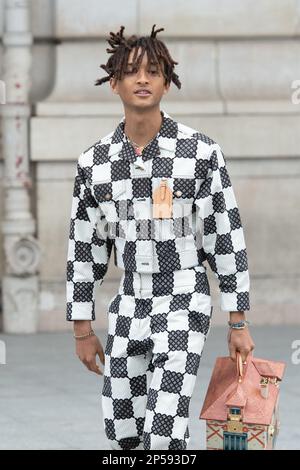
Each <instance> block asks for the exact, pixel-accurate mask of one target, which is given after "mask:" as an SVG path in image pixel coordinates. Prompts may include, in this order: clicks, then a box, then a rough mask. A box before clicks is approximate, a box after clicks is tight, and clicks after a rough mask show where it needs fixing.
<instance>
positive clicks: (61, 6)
mask: <svg viewBox="0 0 300 470" xmlns="http://www.w3.org/2000/svg"><path fill="white" fill-rule="evenodd" d="M137 14H138V2H137V0H115V1H114V2H108V1H99V0H88V2H86V0H56V36H57V37H60V38H66V37H84V38H85V37H103V36H105V37H106V36H109V32H110V31H114V32H117V31H118V30H119V28H120V26H121V25H124V26H125V31H124V33H125V34H126V35H127V34H129V35H131V34H134V33H136V23H137Z"/></svg>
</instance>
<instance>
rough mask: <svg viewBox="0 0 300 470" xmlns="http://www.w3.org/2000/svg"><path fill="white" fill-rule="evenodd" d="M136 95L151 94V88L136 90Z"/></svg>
mask: <svg viewBox="0 0 300 470" xmlns="http://www.w3.org/2000/svg"><path fill="white" fill-rule="evenodd" d="M134 94H135V95H151V92H150V91H149V90H137V91H135V92H134Z"/></svg>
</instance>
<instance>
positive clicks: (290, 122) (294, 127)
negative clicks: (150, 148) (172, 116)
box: [176, 114, 300, 158]
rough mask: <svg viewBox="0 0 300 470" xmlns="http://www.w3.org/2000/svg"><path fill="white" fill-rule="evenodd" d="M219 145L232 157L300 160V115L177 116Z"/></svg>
mask: <svg viewBox="0 0 300 470" xmlns="http://www.w3.org/2000/svg"><path fill="white" fill-rule="evenodd" d="M176 119H177V120H180V119H181V120H182V122H184V123H187V124H188V125H190V126H191V127H193V128H195V129H199V130H201V132H203V133H204V134H207V135H208V136H210V137H211V138H212V139H213V140H215V141H216V142H218V143H219V144H220V145H221V147H222V148H223V151H224V152H225V154H226V155H227V156H228V157H264V158H266V157H276V158H277V157H283V158H287V157H298V156H299V148H300V118H299V116H298V115H272V114H270V115H257V116H255V115H241V116H238V115H225V116H190V117H186V116H180V115H179V116H176Z"/></svg>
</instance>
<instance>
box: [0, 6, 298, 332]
mask: <svg viewBox="0 0 300 470" xmlns="http://www.w3.org/2000/svg"><path fill="white" fill-rule="evenodd" d="M8 3H10V7H13V6H14V5H13V4H14V3H15V4H17V3H18V2H13V0H10V1H8ZM19 3H21V4H22V3H23V7H24V8H27V7H28V9H29V18H30V33H31V34H32V46H31V47H30V53H31V72H30V78H31V86H30V89H29V90H28V93H29V95H28V101H29V109H30V114H29V116H28V137H29V139H28V159H29V170H30V174H31V177H32V182H33V185H32V188H31V190H30V202H31V206H30V210H31V214H32V217H33V219H34V221H35V237H36V240H37V242H38V247H39V256H38V259H39V262H38V268H37V269H36V273H37V277H38V297H37V310H38V324H37V330H39V331H50V330H60V329H65V328H70V327H71V325H70V324H68V323H67V322H66V321H65V263H66V253H67V236H68V227H69V217H70V207H71V196H72V187H73V180H74V175H75V162H76V160H77V158H78V156H79V154H80V153H81V152H82V151H83V150H85V149H86V148H88V147H89V146H90V145H92V144H93V143H94V142H95V141H97V140H99V139H100V138H101V137H102V136H104V135H106V134H107V133H109V132H110V131H111V130H112V129H113V128H114V127H115V126H116V124H117V122H118V121H119V119H120V118H121V117H122V112H123V108H122V105H121V102H120V101H119V98H118V97H117V96H116V95H113V94H112V93H111V91H110V88H109V85H108V84H104V85H102V86H101V87H95V86H94V81H95V79H97V78H99V77H100V76H103V75H104V74H105V72H104V71H103V70H102V69H100V68H99V65H100V64H102V63H105V62H106V60H107V57H108V55H107V53H106V51H105V50H106V47H107V42H106V41H105V38H106V37H107V36H108V34H109V32H110V31H116V30H118V29H119V27H120V25H122V24H123V25H124V26H125V34H132V33H138V34H140V33H144V34H148V33H150V31H151V27H152V25H153V24H156V26H157V27H164V28H165V31H164V32H162V33H160V35H161V38H163V39H164V40H165V41H166V43H167V45H168V47H169V49H170V51H171V54H172V56H173V58H174V59H175V60H177V61H178V62H179V64H178V66H177V73H178V75H179V77H180V79H181V82H182V89H181V90H178V89H177V88H176V87H175V86H171V90H170V92H169V93H168V95H167V96H166V97H165V98H164V100H163V102H162V107H163V108H164V109H165V110H166V111H167V112H168V113H169V114H170V115H171V116H173V117H174V118H175V119H177V120H180V121H181V122H183V123H186V124H187V125H190V126H191V127H194V128H197V129H198V130H199V131H201V132H204V133H206V134H207V135H209V136H210V137H211V138H213V139H214V140H216V141H217V142H218V143H219V144H220V145H221V146H222V148H223V150H224V154H225V155H226V157H227V161H228V167H229V171H230V175H231V177H232V181H233V185H234V188H235V192H236V195H237V199H238V203H239V207H240V212H241V217H242V220H243V226H244V230H245V239H246V244H247V251H248V255H249V270H250V276H251V312H249V314H248V317H249V318H252V321H253V323H256V324H266V323H267V324H275V323H277V324H278V323H282V324H284V323H298V324H299V323H300V315H299V311H300V300H299V292H300V267H299V266H300V263H299V261H300V243H299V233H300V206H299V200H300V91H299V90H300V61H299V57H300V42H299V37H300V0H285V1H282V0H260V2H255V1H254V0H243V2H241V1H239V0H185V1H182V0H163V1H161V0H160V1H158V0H151V2H149V1H147V0H115V1H114V2H109V1H106V0H103V1H99V0H88V1H86V0H55V1H54V0H31V1H30V0H28V2H26V1H25V0H24V2H19ZM162 3H163V8H162ZM87 4H88V7H87ZM6 7H7V4H6V0H0V35H1V38H3V37H4V33H5V27H6V24H5V21H6V20H5V18H6V17H5V8H6ZM18 21H22V17H21V16H20V17H19V19H18V20H17V22H18ZM17 32H18V31H16V33H17ZM9 47H10V45H9V44H6V45H5V44H4V43H3V42H2V43H0V79H1V78H2V77H3V76H5V70H4V68H5V67H7V62H6V64H5V61H4V52H5V48H8V49H9ZM19 67H22V64H19ZM298 101H299V102H298ZM0 107H1V110H3V109H4V108H5V105H0ZM0 119H1V123H2V124H3V122H4V120H5V119H7V117H6V116H5V113H3V112H1V117H0ZM1 128H2V135H1V137H0V138H1V140H0V142H2V143H3V141H4V136H3V129H5V128H6V127H5V126H4V125H2V127H1ZM1 149H2V150H1ZM4 174H5V172H4V159H3V146H0V197H1V206H0V246H1V247H2V249H1V253H0V256H1V257H0V270H1V272H0V274H1V277H3V278H4V274H5V272H6V263H7V262H6V260H5V255H4V250H3V247H4V242H5V240H4V239H5V234H4V233H3V224H4V222H5V210H4V201H5V188H4ZM6 210H7V209H6ZM120 274H121V273H120V271H119V270H118V269H117V268H115V266H114V265H113V263H112V262H111V264H110V268H109V272H108V274H107V277H106V280H105V281H104V283H103V285H102V287H101V288H100V290H99V292H98V297H97V304H96V305H97V309H96V315H97V319H96V327H97V326H99V327H100V326H101V327H105V326H106V315H105V308H106V305H107V303H108V301H109V299H110V297H111V296H112V295H113V293H114V292H115V289H116V288H117V282H118V279H119V277H120ZM14 275H15V276H16V277H18V274H17V273H14ZM209 275H210V280H211V289H212V296H213V303H214V305H215V306H216V308H215V312H216V313H215V314H214V322H215V324H225V323H226V321H227V316H226V318H224V312H223V313H222V312H221V311H218V307H217V306H218V303H219V298H218V286H217V282H216V279H215V278H214V277H213V276H212V273H209ZM4 289H5V285H4V284H2V298H4V297H3V294H4V292H3V290H4ZM2 307H3V302H2ZM25 317H26V316H24V320H23V321H25ZM20 321H21V324H22V319H21V320H20Z"/></svg>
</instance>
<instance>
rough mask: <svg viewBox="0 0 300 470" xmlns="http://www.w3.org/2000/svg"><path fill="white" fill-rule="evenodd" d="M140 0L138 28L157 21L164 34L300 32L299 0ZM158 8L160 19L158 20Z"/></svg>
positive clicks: (208, 35)
mask: <svg viewBox="0 0 300 470" xmlns="http://www.w3.org/2000/svg"><path fill="white" fill-rule="evenodd" d="M161 5H162V3H161V1H159V0H152V1H151V2H147V1H141V3H140V16H139V19H140V21H139V25H140V27H139V32H140V31H143V32H145V31H146V32H147V31H149V29H150V28H151V27H152V25H153V24H154V23H157V27H164V28H165V31H163V32H162V33H161V34H162V36H163V35H164V36H171V37H174V36H181V37H195V36H196V37H224V36H225V37H247V36H251V37H253V36H293V35H294V34H299V32H300V30H299V24H300V23H299V17H300V12H299V10H300V8H299V1H298V0H296V1H295V0H285V1H284V2H283V1H282V0H260V1H259V2H253V0H243V1H242V2H241V1H240V0H200V1H199V0H188V1H185V2H183V1H181V0H164V2H163V8H161ZM157 11H159V22H158V20H157Z"/></svg>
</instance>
